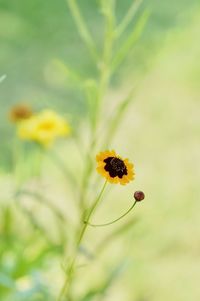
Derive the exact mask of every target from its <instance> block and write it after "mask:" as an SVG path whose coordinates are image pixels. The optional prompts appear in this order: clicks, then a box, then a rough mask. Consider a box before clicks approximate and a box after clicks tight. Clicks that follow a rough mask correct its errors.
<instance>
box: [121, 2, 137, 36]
mask: <svg viewBox="0 0 200 301" xmlns="http://www.w3.org/2000/svg"><path fill="white" fill-rule="evenodd" d="M142 1H143V0H136V1H134V2H133V3H132V5H131V6H130V8H129V10H128V12H127V14H126V15H125V17H124V18H123V20H122V22H121V23H120V24H119V25H118V27H117V28H116V38H119V37H120V36H121V35H122V34H123V33H124V31H125V30H126V28H127V26H128V25H129V23H130V22H131V21H132V20H133V18H134V16H135V14H136V13H137V11H138V8H139V7H140V5H141V3H142Z"/></svg>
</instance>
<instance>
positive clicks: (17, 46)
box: [0, 0, 200, 301]
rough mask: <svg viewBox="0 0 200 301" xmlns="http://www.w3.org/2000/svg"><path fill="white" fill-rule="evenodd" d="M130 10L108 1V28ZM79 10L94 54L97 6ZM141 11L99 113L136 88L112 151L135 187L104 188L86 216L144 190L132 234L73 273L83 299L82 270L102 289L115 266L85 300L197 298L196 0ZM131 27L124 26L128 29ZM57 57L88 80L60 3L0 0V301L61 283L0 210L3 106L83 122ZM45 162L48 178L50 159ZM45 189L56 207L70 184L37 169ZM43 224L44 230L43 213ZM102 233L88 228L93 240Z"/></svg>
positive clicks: (5, 171) (199, 66)
mask: <svg viewBox="0 0 200 301" xmlns="http://www.w3.org/2000/svg"><path fill="white" fill-rule="evenodd" d="M131 3H132V1H131V0H123V1H121V0H118V1H117V9H116V15H117V20H118V22H119V21H120V20H121V19H122V17H123V15H124V14H125V12H126V11H127V9H128V7H129V5H130V4H131ZM79 4H80V7H81V10H82V12H83V14H84V16H85V17H86V20H87V22H88V25H89V28H90V29H91V31H92V33H93V36H94V37H95V39H96V42H97V44H98V47H99V48H101V41H102V35H103V31H102V27H103V24H102V16H101V13H100V11H99V2H98V1H96V0H83V1H81V0H80V1H79ZM143 9H148V10H149V11H150V17H149V20H148V22H147V25H146V27H145V29H144V32H143V34H142V36H141V38H140V39H139V41H138V42H137V44H136V45H135V46H134V47H133V49H132V51H130V53H129V55H128V56H127V59H126V61H125V63H124V64H123V65H122V66H121V67H120V69H119V71H118V73H117V74H116V75H115V76H114V78H113V80H112V83H111V86H110V91H109V96H108V100H107V110H108V111H109V110H110V111H111V112H112V106H113V103H115V101H117V100H119V99H121V98H123V97H124V96H125V95H126V93H127V92H128V90H129V89H130V87H131V86H132V85H134V84H135V82H137V83H138V82H139V89H137V92H136V95H135V97H134V101H133V103H132V105H131V108H130V109H129V111H128V113H127V115H126V118H125V119H124V121H123V123H122V125H121V126H120V128H119V131H118V133H117V136H116V138H115V140H114V142H113V143H112V146H111V147H112V148H114V149H116V151H117V152H119V153H120V154H122V155H123V154H125V156H127V157H129V158H130V159H131V160H132V161H133V162H134V163H135V168H136V180H135V181H134V182H133V183H132V184H130V185H128V186H126V187H125V188H124V187H123V188H121V187H115V186H113V187H112V190H111V191H109V194H108V195H107V197H106V200H105V201H104V202H103V204H102V206H101V208H100V209H99V211H98V212H97V214H95V217H94V219H95V220H98V221H99V220H100V221H104V220H112V218H115V217H116V216H118V215H120V213H121V212H123V211H124V208H128V206H129V204H130V202H131V200H130V195H132V194H133V192H134V190H137V189H141V190H144V192H145V194H146V200H145V201H144V202H143V203H141V204H139V205H138V206H137V207H136V210H135V213H134V214H135V218H136V224H135V227H132V228H130V229H129V230H128V229H127V230H126V231H125V233H124V235H122V237H121V238H120V239H116V242H114V243H112V244H109V241H108V240H107V241H105V245H106V247H107V250H105V252H102V253H103V254H102V255H101V257H100V258H101V259H100V261H99V262H98V264H95V263H93V264H92V265H91V266H87V267H86V270H85V272H84V271H83V272H82V273H80V274H81V275H80V279H79V285H78V288H77V290H78V292H79V291H80V292H81V291H82V290H83V288H82V287H83V286H87V283H89V282H90V279H91V278H90V277H91V274H92V275H96V278H95V277H94V276H92V277H93V278H92V279H93V282H94V286H95V285H97V283H98V282H99V281H100V282H102V283H103V280H104V279H107V277H108V270H109V271H111V270H112V269H114V266H116V262H119V263H122V264H121V265H120V268H119V269H120V272H119V274H120V275H119V277H118V271H117V272H114V274H116V275H117V276H115V277H114V278H115V279H114V280H115V281H113V283H111V285H110V287H109V289H108V290H107V291H106V293H105V295H104V294H103V296H101V297H98V298H96V299H95V297H93V299H92V298H91V299H89V297H88V298H85V299H82V300H83V301H89V300H105V301H113V300H114V301H121V300H125V301H133V300H134V301H158V300H162V301H169V300H170V301H188V300H192V301H198V300H200V290H199V279H200V263H199V254H200V227H199V210H200V205H199V197H200V193H199V178H200V163H199V151H200V147H199V133H200V122H199V116H200V109H199V99H200V89H199V81H200V60H199V53H200V41H199V34H200V4H199V1H198V0H191V1H188V0H176V1H172V0H169V1H159V0H149V1H144V3H143V4H142V6H141V8H140V11H142V10H143ZM130 30H131V26H130V27H129V28H128V29H127V33H126V34H128V32H129V31H130ZM56 60H61V61H62V62H64V63H66V64H67V65H68V66H69V67H71V68H75V70H76V71H77V72H78V73H79V74H81V76H83V77H85V78H92V77H94V76H95V75H96V74H95V72H96V71H95V69H94V67H93V62H92V61H91V59H90V57H89V55H88V52H87V49H86V48H85V46H84V45H83V43H82V41H81V39H80V37H79V35H78V33H77V30H76V27H75V25H74V21H73V19H72V17H71V15H70V13H69V10H68V7H67V5H66V2H65V1H64V0H63V1H61V0H59V1H53V0H48V1H47V0H44V1H39V0H34V1H31V0H30V1H25V0H18V1H16V0H9V1H8V0H0V76H1V75H3V74H6V75H7V77H6V79H5V80H4V81H3V82H2V83H1V84H0V102H1V110H0V135H1V143H0V171H1V173H0V180H1V183H0V187H1V191H2V193H1V197H0V198H1V203H2V209H1V222H0V227H1V228H0V232H1V248H0V249H1V253H0V255H1V266H0V267H1V270H0V300H2V301H7V300H8V301H11V300H12V301H13V300H15V301H17V300H20V301H22V300H26V301H27V300H30V301H36V300H37V301H39V300H45V299H44V296H46V297H45V298H46V300H54V299H51V298H52V297H51V296H53V293H52V294H51V292H53V291H54V289H55V290H56V289H57V287H58V286H60V282H62V278H61V276H60V271H59V268H60V266H59V264H60V258H59V256H58V255H59V251H58V250H53V251H52V249H51V248H50V247H49V248H48V247H47V246H48V244H45V245H44V243H43V239H42V236H39V234H38V233H37V232H34V231H32V230H31V227H30V225H28V223H27V221H24V220H21V218H22V217H21V216H20V215H18V214H15V209H14V211H12V213H11V212H10V211H9V209H8V208H9V206H7V203H6V202H7V199H8V198H9V196H10V191H12V189H13V182H12V168H13V161H12V158H11V157H12V152H13V149H12V144H11V141H12V140H13V137H14V129H13V126H12V125H10V123H9V121H8V118H7V116H8V111H9V108H10V107H11V106H12V105H13V104H15V103H18V102H21V101H25V102H29V103H31V104H32V105H33V106H34V107H35V108H37V109H41V108H45V107H50V108H53V109H56V110H57V111H58V112H65V114H68V115H69V116H71V119H72V122H74V123H76V122H78V123H80V124H81V123H83V124H84V120H85V119H86V116H87V106H86V104H85V100H84V97H83V95H82V94H81V91H80V90H78V89H77V88H76V87H75V86H74V85H73V84H72V83H71V82H70V81H69V80H68V79H67V77H66V76H64V75H63V74H62V73H59V72H58V70H57V65H56V64H55V61H56ZM103 122H105V123H106V122H108V120H105V121H103ZM83 132H84V131H82V132H81V134H83ZM83 139H84V137H83ZM72 150H73V146H72V145H71V144H70V145H69V147H66V148H64V150H62V156H63V158H67V159H66V160H67V161H66V162H68V161H69V162H68V164H69V165H70V164H71V162H70V158H71V157H70V156H71V153H70V152H72ZM73 156H74V155H72V157H73ZM45 164H46V165H45V168H46V169H48V170H53V171H54V172H55V170H54V166H52V165H51V164H50V163H49V162H48V161H47V162H45ZM76 165H78V163H77V164H75V168H76ZM45 168H44V169H45ZM75 172H76V170H75ZM44 174H45V171H44ZM44 182H45V184H44V187H45V189H47V190H48V189H49V187H51V193H50V195H51V194H52V195H55V196H56V198H57V197H58V196H59V198H60V199H61V200H63V203H64V202H65V201H64V199H65V197H64V196H65V194H67V195H68V187H65V183H64V180H63V177H62V175H61V174H60V173H59V172H58V171H57V173H56V172H55V173H54V176H52V175H50V174H49V175H48V173H46V175H44ZM69 199H70V197H69ZM70 200H71V199H70ZM65 205H66V204H65ZM10 206H13V204H12V201H10ZM68 206H69V208H70V210H71V207H70V206H71V205H68ZM72 207H73V205H72ZM67 208H68V207H67ZM67 208H66V209H67ZM69 215H70V214H69ZM130 218H131V217H129V219H130ZM5 221H6V222H5ZM19 221H20V222H19ZM49 221H50V224H51V223H52V221H51V216H50V217H49ZM16 225H17V227H16ZM51 228H53V226H52V225H51V227H50V229H51ZM111 230H113V228H112V229H105V230H102V229H101V230H100V229H98V230H93V231H98V234H99V236H100V237H102V238H103V237H104V236H106V235H109V233H110V232H109V231H111ZM90 232H92V231H90ZM90 237H91V240H88V245H89V247H91V246H90V245H91V243H90V242H92V241H93V240H94V237H95V234H94V233H89V234H88V238H90ZM97 244H98V242H97ZM34 245H36V246H37V247H34V248H33V246H34ZM107 245H108V246H107ZM5 249H6V250H7V251H6V252H4V250H5ZM41 249H42V250H43V252H41ZM22 254H23V256H22ZM94 266H95V267H94ZM107 269H108V270H107ZM56 273H57V274H56ZM85 273H86V275H85ZM55 274H56V275H59V276H58V277H56V278H57V279H55ZM83 274H84V281H83V279H82V278H81V276H83ZM27 275H28V276H27ZM88 279H89V280H88ZM87 281H88V282H87ZM14 282H15V284H14ZM111 282H112V281H111ZM51 284H52V285H51ZM49 287H51V288H50V289H49ZM8 291H10V294H7V293H6V292H8ZM100 298H101V299H100Z"/></svg>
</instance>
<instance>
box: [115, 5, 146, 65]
mask: <svg viewBox="0 0 200 301" xmlns="http://www.w3.org/2000/svg"><path fill="white" fill-rule="evenodd" d="M148 18H149V12H148V11H145V12H144V13H143V14H142V15H141V17H140V18H139V20H138V22H137V23H136V25H135V26H134V28H133V30H132V32H131V33H130V35H129V36H128V38H127V39H126V40H125V41H124V43H123V44H122V46H121V48H120V49H119V50H118V52H117V53H116V55H115V56H114V58H113V61H112V71H114V70H116V69H117V67H118V66H119V65H120V64H121V63H122V62H123V61H124V59H125V58H126V56H127V54H128V52H129V51H130V50H131V48H132V47H133V45H134V44H135V43H136V42H137V41H138V39H139V38H140V36H141V34H142V32H143V29H144V27H145V25H146V23H147V20H148Z"/></svg>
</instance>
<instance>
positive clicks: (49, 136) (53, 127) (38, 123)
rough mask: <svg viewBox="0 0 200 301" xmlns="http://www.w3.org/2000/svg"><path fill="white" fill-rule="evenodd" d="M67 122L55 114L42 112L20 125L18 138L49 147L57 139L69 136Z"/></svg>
mask: <svg viewBox="0 0 200 301" xmlns="http://www.w3.org/2000/svg"><path fill="white" fill-rule="evenodd" d="M70 132H71V130H70V126H69V124H68V122H67V121H66V120H65V119H64V118H63V117H62V116H60V115H58V114H57V113H56V112H54V111H51V110H44V111H42V112H40V113H38V114H37V115H34V116H32V117H31V118H29V119H28V120H25V121H23V122H21V123H20V125H19V127H18V136H19V138H21V139H24V140H32V141H35V142H37V143H39V144H42V145H44V146H48V145H50V144H51V143H52V142H53V141H54V140H55V139H56V138H58V137H66V136H68V135H69V134H70Z"/></svg>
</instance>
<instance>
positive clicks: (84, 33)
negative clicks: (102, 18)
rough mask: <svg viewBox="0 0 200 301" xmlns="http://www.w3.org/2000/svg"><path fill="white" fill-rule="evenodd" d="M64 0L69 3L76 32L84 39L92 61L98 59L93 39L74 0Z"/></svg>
mask: <svg viewBox="0 0 200 301" xmlns="http://www.w3.org/2000/svg"><path fill="white" fill-rule="evenodd" d="M66 1H67V3H68V5H69V8H70V11H71V14H72V16H73V18H74V21H75V23H76V26H77V29H78V32H79V34H80V36H81V38H82V40H83V41H84V43H85V45H86V46H87V48H88V50H89V51H90V53H91V56H92V57H93V59H94V61H95V62H96V61H98V53H97V50H96V46H95V44H94V41H93V39H92V37H91V35H90V32H89V30H88V28H87V25H86V22H85V20H84V18H83V16H82V15H81V12H80V10H79V7H78V5H77V3H76V0H66Z"/></svg>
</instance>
